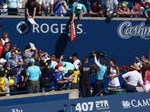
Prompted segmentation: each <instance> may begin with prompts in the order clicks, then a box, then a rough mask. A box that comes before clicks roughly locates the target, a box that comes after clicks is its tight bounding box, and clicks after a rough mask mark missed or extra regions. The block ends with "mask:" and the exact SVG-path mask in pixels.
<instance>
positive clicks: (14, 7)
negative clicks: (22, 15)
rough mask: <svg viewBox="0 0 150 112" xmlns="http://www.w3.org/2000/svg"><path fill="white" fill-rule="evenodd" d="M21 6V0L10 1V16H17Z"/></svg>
mask: <svg viewBox="0 0 150 112" xmlns="http://www.w3.org/2000/svg"><path fill="white" fill-rule="evenodd" d="M19 6H20V3H19V0H8V15H17V14H18V9H19Z"/></svg>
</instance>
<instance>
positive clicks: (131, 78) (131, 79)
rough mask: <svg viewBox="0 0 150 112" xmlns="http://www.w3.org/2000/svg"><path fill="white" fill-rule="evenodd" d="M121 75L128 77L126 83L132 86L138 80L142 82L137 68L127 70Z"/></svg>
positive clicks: (135, 84)
mask: <svg viewBox="0 0 150 112" xmlns="http://www.w3.org/2000/svg"><path fill="white" fill-rule="evenodd" d="M122 77H123V78H127V77H128V82H127V84H130V85H132V86H137V84H138V82H139V83H140V84H143V80H142V75H141V74H140V73H139V72H138V71H137V70H134V71H130V72H127V73H125V74H123V75H122Z"/></svg>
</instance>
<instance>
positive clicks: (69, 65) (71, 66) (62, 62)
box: [60, 55, 74, 75]
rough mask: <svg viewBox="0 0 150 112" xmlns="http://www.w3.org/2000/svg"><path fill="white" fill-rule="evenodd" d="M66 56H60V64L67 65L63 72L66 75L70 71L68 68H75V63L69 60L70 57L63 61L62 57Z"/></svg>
mask: <svg viewBox="0 0 150 112" xmlns="http://www.w3.org/2000/svg"><path fill="white" fill-rule="evenodd" d="M63 58H64V56H63V55H62V56H60V64H61V65H63V66H64V67H65V70H64V72H63V74H64V75H65V74H66V73H68V70H74V65H73V64H72V63H71V62H69V61H70V60H69V58H67V62H65V61H62V59H63Z"/></svg>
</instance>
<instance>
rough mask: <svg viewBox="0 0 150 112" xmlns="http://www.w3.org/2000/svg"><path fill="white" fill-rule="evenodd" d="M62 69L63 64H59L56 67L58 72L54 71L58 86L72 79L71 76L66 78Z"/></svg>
mask: <svg viewBox="0 0 150 112" xmlns="http://www.w3.org/2000/svg"><path fill="white" fill-rule="evenodd" d="M64 70H65V68H64V67H63V66H60V67H59V68H58V72H56V73H55V75H54V77H55V82H56V84H57V85H58V88H61V87H63V86H66V85H65V83H67V82H68V80H72V78H68V77H65V76H64V75H63V72H64Z"/></svg>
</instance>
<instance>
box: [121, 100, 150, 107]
mask: <svg viewBox="0 0 150 112" xmlns="http://www.w3.org/2000/svg"><path fill="white" fill-rule="evenodd" d="M121 104H122V106H123V108H124V109H127V108H131V107H133V108H138V107H146V106H150V99H141V100H136V99H133V100H131V101H122V102H121Z"/></svg>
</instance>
